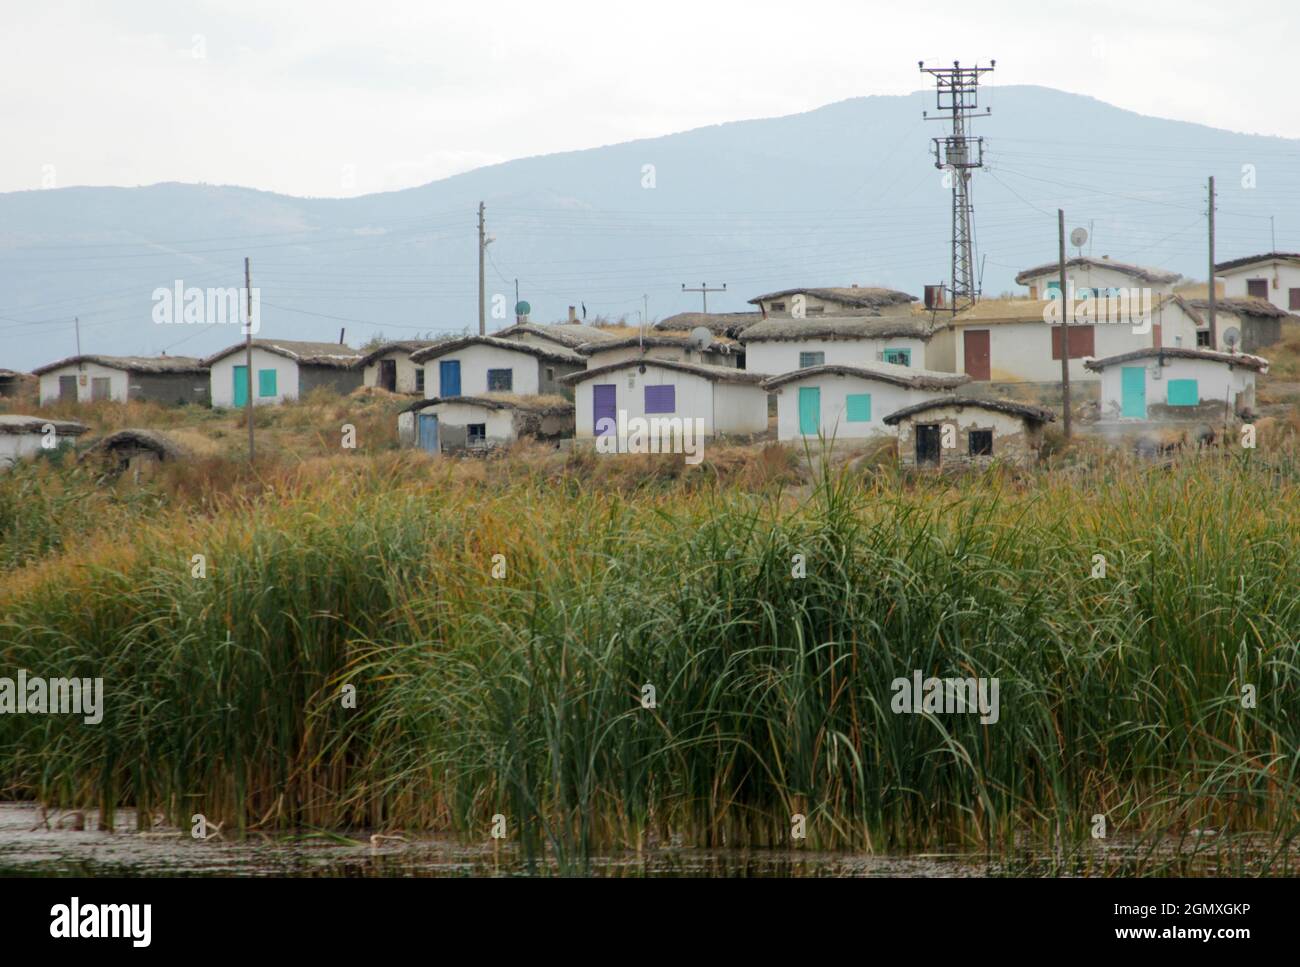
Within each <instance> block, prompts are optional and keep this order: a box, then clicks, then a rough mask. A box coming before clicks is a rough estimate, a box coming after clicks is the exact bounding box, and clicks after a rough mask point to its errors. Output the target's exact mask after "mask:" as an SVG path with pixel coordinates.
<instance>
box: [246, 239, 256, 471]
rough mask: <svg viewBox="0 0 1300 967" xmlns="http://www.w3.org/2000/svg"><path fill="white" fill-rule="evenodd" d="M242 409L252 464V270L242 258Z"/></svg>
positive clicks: (249, 457)
mask: <svg viewBox="0 0 1300 967" xmlns="http://www.w3.org/2000/svg"><path fill="white" fill-rule="evenodd" d="M244 312H245V313H246V314H247V317H246V318H245V319H244V375H245V377H246V379H245V381H244V382H245V383H246V384H247V386H246V392H245V395H244V408H245V409H246V410H247V411H248V462H249V463H252V462H253V456H254V449H253V270H252V268H251V266H250V265H249V260H248V256H244Z"/></svg>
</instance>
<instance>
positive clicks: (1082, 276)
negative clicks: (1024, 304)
mask: <svg viewBox="0 0 1300 967" xmlns="http://www.w3.org/2000/svg"><path fill="white" fill-rule="evenodd" d="M1068 257H1069V256H1067V258H1068ZM1059 280H1060V273H1059V272H1057V271H1056V270H1055V269H1053V270H1052V271H1050V272H1044V273H1043V274H1042V275H1039V276H1034V277H1033V278H1030V279H1026V280H1025V285H1026V286H1028V287H1029V290H1030V293H1031V298H1039V299H1046V298H1049V297H1048V295H1047V284H1048V283H1049V282H1057V281H1059ZM1071 282H1073V283H1074V288H1075V291H1078V290H1079V289H1150V290H1151V295H1152V297H1153V298H1154V297H1155V296H1157V295H1165V294H1167V293H1170V292H1172V291H1173V283H1171V282H1144V281H1143V280H1141V279H1135V278H1134V277H1133V276H1131V275H1126V274H1125V273H1123V272H1117V271H1116V270H1115V269H1111V268H1106V267H1104V266H1098V267H1095V268H1094V267H1092V266H1067V267H1066V269H1065V284H1066V286H1067V287H1068V286H1069V284H1070V283H1071ZM1035 289H1037V295H1036V296H1034V295H1032V293H1034V291H1035Z"/></svg>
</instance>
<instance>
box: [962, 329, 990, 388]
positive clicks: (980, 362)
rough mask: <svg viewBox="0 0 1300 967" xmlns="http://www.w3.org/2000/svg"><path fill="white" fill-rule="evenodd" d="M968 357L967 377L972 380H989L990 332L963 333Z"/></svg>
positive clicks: (966, 331) (978, 330) (982, 330)
mask: <svg viewBox="0 0 1300 967" xmlns="http://www.w3.org/2000/svg"><path fill="white" fill-rule="evenodd" d="M962 346H963V347H964V352H965V356H966V375H967V376H969V377H970V378H971V379H988V378H989V331H988V330H987V329H967V330H964V331H963V332H962Z"/></svg>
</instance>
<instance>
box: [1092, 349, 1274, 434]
mask: <svg viewBox="0 0 1300 967" xmlns="http://www.w3.org/2000/svg"><path fill="white" fill-rule="evenodd" d="M1164 361H1165V363H1166V365H1165V366H1162V367H1157V360H1156V359H1155V358H1154V357H1151V358H1143V359H1134V360H1131V361H1129V362H1126V363H1116V364H1115V365H1113V366H1107V367H1106V368H1105V369H1104V370H1102V374H1101V419H1103V420H1122V419H1139V418H1138V417H1124V416H1123V415H1122V414H1123V408H1122V405H1123V382H1122V381H1123V370H1124V369H1125V367H1136V366H1141V367H1143V369H1144V370H1145V371H1146V400H1147V408H1148V415H1149V410H1150V407H1151V406H1153V405H1157V406H1158V405H1163V404H1166V403H1167V402H1168V398H1169V381H1170V380H1174V379H1194V380H1196V388H1197V391H1198V393H1199V395H1200V402H1202V403H1206V402H1222V401H1223V400H1225V399H1226V400H1228V401H1229V402H1230V403H1231V405H1232V407H1233V412H1235V411H1236V409H1238V408H1240V407H1249V408H1252V409H1253V407H1254V403H1255V370H1253V369H1248V368H1246V367H1244V366H1233V367H1231V368H1230V367H1229V366H1228V365H1227V364H1226V363H1218V362H1214V361H1212V360H1208V359H1181V358H1175V357H1171V356H1166V357H1165V360H1164ZM1157 371H1158V372H1159V373H1160V378H1159V379H1157V378H1156V377H1155V374H1156V372H1157ZM1240 394H1244V395H1240ZM1239 395H1240V398H1239ZM1175 409H1177V408H1175Z"/></svg>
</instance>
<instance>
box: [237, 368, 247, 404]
mask: <svg viewBox="0 0 1300 967" xmlns="http://www.w3.org/2000/svg"><path fill="white" fill-rule="evenodd" d="M235 405H236V406H247V405H248V367H247V366H236V367H235Z"/></svg>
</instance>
